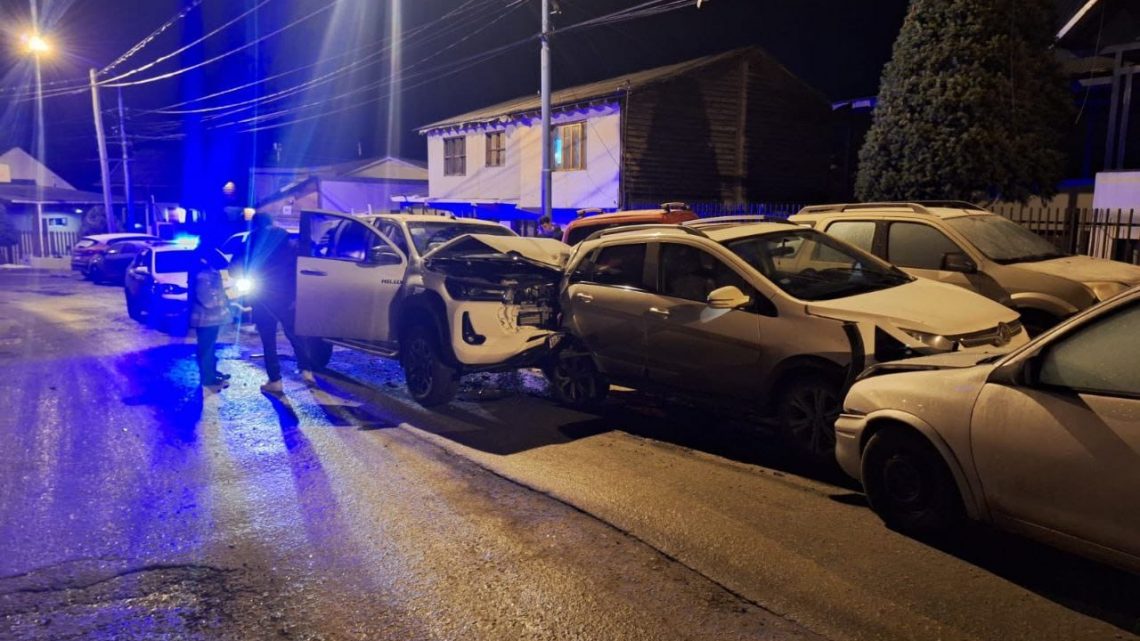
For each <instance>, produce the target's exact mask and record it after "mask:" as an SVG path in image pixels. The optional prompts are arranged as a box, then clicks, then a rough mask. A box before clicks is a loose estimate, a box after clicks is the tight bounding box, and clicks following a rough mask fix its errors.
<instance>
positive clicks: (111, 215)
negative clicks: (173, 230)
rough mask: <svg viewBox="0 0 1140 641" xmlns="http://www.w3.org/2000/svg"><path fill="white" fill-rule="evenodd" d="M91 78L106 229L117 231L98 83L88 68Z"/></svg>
mask: <svg viewBox="0 0 1140 641" xmlns="http://www.w3.org/2000/svg"><path fill="white" fill-rule="evenodd" d="M88 73H89V78H90V79H91V110H92V111H93V112H94V114H95V140H96V142H97V143H98V145H99V171H100V172H101V173H102V174H103V211H105V212H107V231H108V232H116V231H119V229H118V225H116V224H115V210H113V209H111V168H110V163H109V162H108V161H107V137H106V135H104V133H103V108H102V107H100V106H99V83H97V82H96V81H95V70H94V69H91V70H89V72H88Z"/></svg>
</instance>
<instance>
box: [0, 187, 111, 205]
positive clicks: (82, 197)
mask: <svg viewBox="0 0 1140 641" xmlns="http://www.w3.org/2000/svg"><path fill="white" fill-rule="evenodd" d="M0 200H3V201H7V202H10V203H17V204H22V205H23V204H28V205H34V204H36V203H43V204H48V203H70V204H74V205H101V204H103V195H102V194H98V193H95V192H91V191H78V190H75V189H64V188H62V187H37V186H35V185H20V184H15V183H0Z"/></svg>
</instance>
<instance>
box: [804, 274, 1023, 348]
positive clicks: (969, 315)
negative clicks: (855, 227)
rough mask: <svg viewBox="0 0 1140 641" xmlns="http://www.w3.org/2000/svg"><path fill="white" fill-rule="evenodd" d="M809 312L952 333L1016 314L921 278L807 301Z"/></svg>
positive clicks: (959, 289) (964, 291)
mask: <svg viewBox="0 0 1140 641" xmlns="http://www.w3.org/2000/svg"><path fill="white" fill-rule="evenodd" d="M807 311H808V313H811V314H814V315H816V316H826V317H829V318H838V319H841V320H853V321H860V320H869V321H872V322H877V321H882V320H887V321H890V322H891V323H892V324H894V325H896V326H897V327H901V328H906V329H913V330H919V331H923V332H929V333H931V334H940V335H943V336H955V335H960V334H968V333H971V332H976V331H981V330H985V329H989V328H991V327H994V326H995V325H997V324H998V323H1012V322H1013V321H1015V320H1017V318H1018V313H1017V312H1015V311H1013V310H1012V309H1010V308H1008V307H1005V306H1004V305H1000V304H998V303H995V302H994V301H992V300H990V299H988V298H986V297H984V296H982V295H980V294H975V293H974V292H971V291H969V290H967V289H965V288H963V287H958V286H956V285H947V284H945V283H939V282H935V281H932V280H927V279H924V278H918V279H916V280H914V281H911V282H909V283H906V284H903V285H899V286H897V287H890V288H888V289H881V290H879V291H877V292H869V293H866V294H857V295H855V296H848V297H846V298H837V299H834V300H826V301H816V302H812V303H809V304H808V307H807Z"/></svg>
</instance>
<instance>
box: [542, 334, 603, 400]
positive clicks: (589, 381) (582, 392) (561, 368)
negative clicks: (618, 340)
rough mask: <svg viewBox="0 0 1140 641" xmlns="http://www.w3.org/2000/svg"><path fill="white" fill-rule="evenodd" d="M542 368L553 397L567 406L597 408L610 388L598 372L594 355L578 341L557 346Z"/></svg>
mask: <svg viewBox="0 0 1140 641" xmlns="http://www.w3.org/2000/svg"><path fill="white" fill-rule="evenodd" d="M542 371H543V373H544V374H545V375H546V378H547V380H549V381H550V393H551V395H552V396H553V397H554V400H556V401H558V402H559V403H560V404H562V405H565V406H567V407H572V408H574V409H593V408H596V407H597V406H599V405H601V403H602V401H604V400H605V398H606V395H607V394H608V393H609V391H610V382H609V381H608V380H607V379H606V377H605V376H604V375H603V374H602V373H601V372H599V371H598V368H597V366H596V365H594V359H593V357H592V356H590V353H589V352H587V351H586V350H585V349H583V348H582V347H581V346H579V345H577V344H571V345H569V346H567V347H564V348H562V349H559V350H558V351H557V352H556V353H555V354H554V356H553V357H552V359H551V362H550V363H549V364H548V365H547V366H546V367H544V368H543V369H542Z"/></svg>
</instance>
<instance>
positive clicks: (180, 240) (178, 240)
mask: <svg viewBox="0 0 1140 641" xmlns="http://www.w3.org/2000/svg"><path fill="white" fill-rule="evenodd" d="M174 244H175V245H178V246H179V247H185V248H186V249H194V248H195V247H197V246H198V237H197V236H194V235H192V234H175V236H174Z"/></svg>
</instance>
